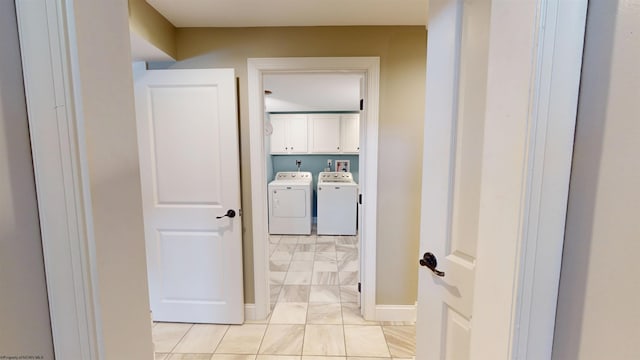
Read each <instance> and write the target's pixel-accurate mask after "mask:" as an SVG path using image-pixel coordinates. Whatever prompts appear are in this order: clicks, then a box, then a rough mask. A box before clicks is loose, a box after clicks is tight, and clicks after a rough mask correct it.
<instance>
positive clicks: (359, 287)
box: [358, 283, 362, 293]
mask: <svg viewBox="0 0 640 360" xmlns="http://www.w3.org/2000/svg"><path fill="white" fill-rule="evenodd" d="M358 292H359V293H361V292H362V283H358Z"/></svg>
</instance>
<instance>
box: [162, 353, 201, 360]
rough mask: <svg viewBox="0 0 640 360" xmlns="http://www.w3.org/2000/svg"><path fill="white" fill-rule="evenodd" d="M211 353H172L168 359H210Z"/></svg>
mask: <svg viewBox="0 0 640 360" xmlns="http://www.w3.org/2000/svg"><path fill="white" fill-rule="evenodd" d="M209 359H211V354H171V355H170V356H169V357H168V358H167V360H209Z"/></svg>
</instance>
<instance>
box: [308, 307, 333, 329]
mask: <svg viewBox="0 0 640 360" xmlns="http://www.w3.org/2000/svg"><path fill="white" fill-rule="evenodd" d="M307 324H327V325H328V324H342V306H341V305H340V304H339V303H329V304H313V303H311V304H309V308H308V310H307Z"/></svg>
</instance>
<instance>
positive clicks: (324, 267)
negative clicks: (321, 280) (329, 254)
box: [313, 261, 338, 272]
mask: <svg viewBox="0 0 640 360" xmlns="http://www.w3.org/2000/svg"><path fill="white" fill-rule="evenodd" d="M313 271H314V272H318V271H338V265H337V264H336V262H335V261H316V262H314V263H313Z"/></svg>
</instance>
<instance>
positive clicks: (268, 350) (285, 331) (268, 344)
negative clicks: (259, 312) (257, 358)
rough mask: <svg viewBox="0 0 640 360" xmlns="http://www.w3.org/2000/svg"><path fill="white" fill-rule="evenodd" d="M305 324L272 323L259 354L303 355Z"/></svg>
mask: <svg viewBox="0 0 640 360" xmlns="http://www.w3.org/2000/svg"><path fill="white" fill-rule="evenodd" d="M304 327H305V326H304V325H273V324H270V325H269V327H268V328H267V332H266V334H265V335H264V339H263V340H262V345H261V346H260V351H259V352H258V353H259V354H272V355H302V340H303V338H304Z"/></svg>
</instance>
